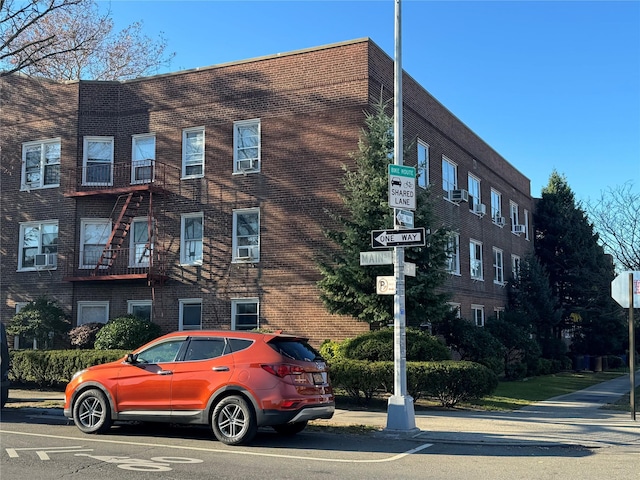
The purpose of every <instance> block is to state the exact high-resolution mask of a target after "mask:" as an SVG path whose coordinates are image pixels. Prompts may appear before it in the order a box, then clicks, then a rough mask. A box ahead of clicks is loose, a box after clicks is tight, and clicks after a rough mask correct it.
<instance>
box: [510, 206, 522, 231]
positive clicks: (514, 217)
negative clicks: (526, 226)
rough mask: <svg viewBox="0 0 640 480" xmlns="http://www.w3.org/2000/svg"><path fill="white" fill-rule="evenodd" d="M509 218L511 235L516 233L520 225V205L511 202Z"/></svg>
mask: <svg viewBox="0 0 640 480" xmlns="http://www.w3.org/2000/svg"><path fill="white" fill-rule="evenodd" d="M509 218H510V219H511V233H513V234H515V233H516V228H515V226H516V225H519V224H520V216H519V214H518V204H517V203H516V202H514V201H513V200H511V201H510V202H509Z"/></svg>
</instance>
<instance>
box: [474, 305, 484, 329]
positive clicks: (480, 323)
mask: <svg viewBox="0 0 640 480" xmlns="http://www.w3.org/2000/svg"><path fill="white" fill-rule="evenodd" d="M471 317H472V318H473V323H474V325H475V326H476V327H484V305H478V304H475V303H472V304H471Z"/></svg>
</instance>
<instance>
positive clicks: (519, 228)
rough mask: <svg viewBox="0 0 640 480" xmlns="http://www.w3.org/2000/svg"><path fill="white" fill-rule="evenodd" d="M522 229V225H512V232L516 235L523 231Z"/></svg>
mask: <svg viewBox="0 0 640 480" xmlns="http://www.w3.org/2000/svg"><path fill="white" fill-rule="evenodd" d="M524 230H525V229H524V225H514V226H513V233H515V234H516V235H522V234H523V233H524Z"/></svg>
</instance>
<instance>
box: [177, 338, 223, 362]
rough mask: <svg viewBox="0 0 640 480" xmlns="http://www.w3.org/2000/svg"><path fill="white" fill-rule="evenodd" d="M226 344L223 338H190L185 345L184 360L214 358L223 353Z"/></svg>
mask: <svg viewBox="0 0 640 480" xmlns="http://www.w3.org/2000/svg"><path fill="white" fill-rule="evenodd" d="M225 350H226V344H225V341H224V338H192V339H191V341H190V342H189V345H188V346H187V351H186V353H185V356H184V361H185V362H189V361H194V360H207V359H209V358H216V357H219V356H221V355H224V354H225V353H228V352H226V351H225Z"/></svg>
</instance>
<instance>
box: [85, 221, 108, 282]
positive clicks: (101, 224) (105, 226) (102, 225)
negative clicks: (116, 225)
mask: <svg viewBox="0 0 640 480" xmlns="http://www.w3.org/2000/svg"><path fill="white" fill-rule="evenodd" d="M88 225H96V226H98V228H102V231H101V233H100V240H104V243H95V244H91V245H92V246H95V247H99V246H101V247H102V251H103V250H104V249H105V247H106V246H107V240H108V239H109V235H111V230H112V229H113V224H112V223H111V219H109V218H82V219H80V255H79V256H78V262H79V268H83V269H84V268H95V267H96V266H97V265H98V260H100V255H102V251H101V252H100V255H98V256H97V257H96V259H95V263H94V262H93V261H92V262H90V263H85V261H84V260H85V249H86V248H85V245H86V243H85V242H86V238H85V229H86V227H87V226H88Z"/></svg>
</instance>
